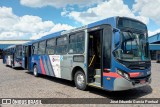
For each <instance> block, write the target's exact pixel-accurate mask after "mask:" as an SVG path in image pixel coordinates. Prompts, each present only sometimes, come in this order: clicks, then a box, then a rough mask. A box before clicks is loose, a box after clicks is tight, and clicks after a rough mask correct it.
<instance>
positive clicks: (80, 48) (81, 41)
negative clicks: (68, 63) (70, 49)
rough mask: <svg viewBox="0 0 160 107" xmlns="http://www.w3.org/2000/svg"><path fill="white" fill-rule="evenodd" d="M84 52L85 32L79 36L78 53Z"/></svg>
mask: <svg viewBox="0 0 160 107" xmlns="http://www.w3.org/2000/svg"><path fill="white" fill-rule="evenodd" d="M83 52H84V32H82V33H78V34H77V53H83Z"/></svg>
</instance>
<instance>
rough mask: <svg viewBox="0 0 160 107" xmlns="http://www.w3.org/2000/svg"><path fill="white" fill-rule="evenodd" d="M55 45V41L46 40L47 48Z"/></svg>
mask: <svg viewBox="0 0 160 107" xmlns="http://www.w3.org/2000/svg"><path fill="white" fill-rule="evenodd" d="M55 45H56V40H55V39H50V40H47V47H53V46H55Z"/></svg>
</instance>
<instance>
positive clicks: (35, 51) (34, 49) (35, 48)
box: [32, 43, 38, 54]
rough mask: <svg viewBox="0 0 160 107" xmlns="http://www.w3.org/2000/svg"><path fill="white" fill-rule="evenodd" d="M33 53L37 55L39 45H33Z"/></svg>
mask: <svg viewBox="0 0 160 107" xmlns="http://www.w3.org/2000/svg"><path fill="white" fill-rule="evenodd" d="M32 51H33V54H37V53H38V43H34V44H33V45H32Z"/></svg>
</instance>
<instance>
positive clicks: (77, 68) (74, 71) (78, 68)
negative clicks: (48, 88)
mask: <svg viewBox="0 0 160 107" xmlns="http://www.w3.org/2000/svg"><path fill="white" fill-rule="evenodd" d="M78 70H81V71H82V72H83V73H84V75H86V74H85V72H84V70H83V68H82V67H80V66H75V67H74V68H73V70H72V78H71V80H74V75H75V73H76V72H77V71H78Z"/></svg>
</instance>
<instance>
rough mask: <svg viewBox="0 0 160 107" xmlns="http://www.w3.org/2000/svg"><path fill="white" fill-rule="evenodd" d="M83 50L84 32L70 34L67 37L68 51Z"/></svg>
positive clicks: (80, 51) (79, 51)
mask: <svg viewBox="0 0 160 107" xmlns="http://www.w3.org/2000/svg"><path fill="white" fill-rule="evenodd" d="M83 52H84V32H81V33H76V34H72V35H70V37H69V53H83Z"/></svg>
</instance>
